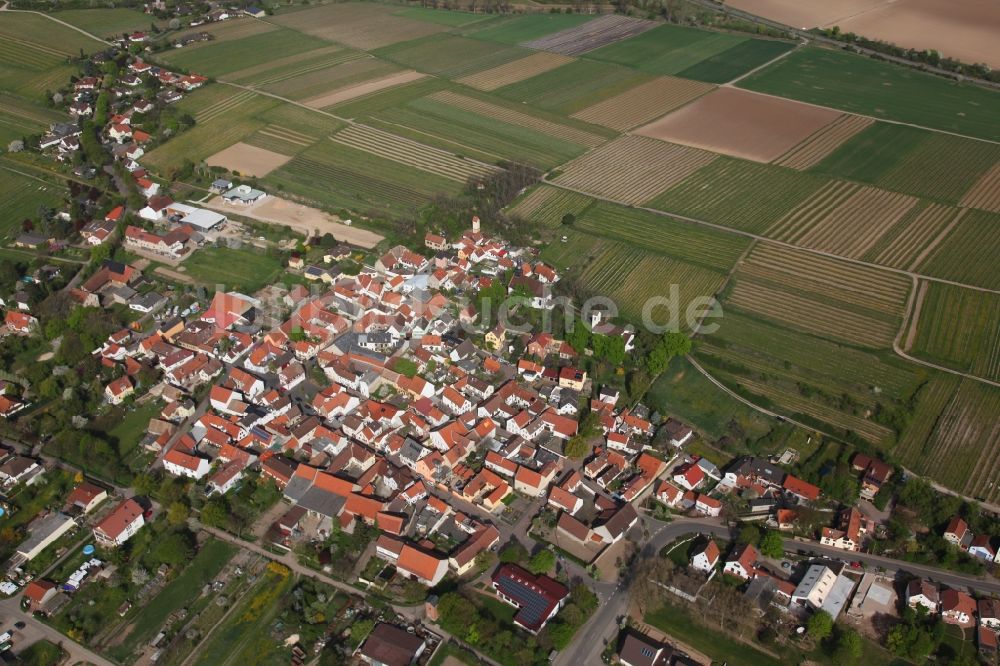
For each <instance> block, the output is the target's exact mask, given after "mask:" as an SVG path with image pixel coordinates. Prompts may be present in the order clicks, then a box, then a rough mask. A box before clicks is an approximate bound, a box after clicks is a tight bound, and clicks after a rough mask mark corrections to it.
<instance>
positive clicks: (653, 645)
mask: <svg viewBox="0 0 1000 666" xmlns="http://www.w3.org/2000/svg"><path fill="white" fill-rule="evenodd" d="M673 652H674V651H673V649H672V648H671V647H670V646H669V645H664V644H663V643H660V642H659V641H654V640H653V639H652V638H650V637H649V636H643V635H642V634H639V633H636V632H635V631H632V630H631V629H630V630H628V632H627V633H626V634H625V638H624V639H623V640H622V646H621V649H620V650H618V663H620V664H622V666H667V664H668V663H669V662H670V657H671V656H672V655H673Z"/></svg>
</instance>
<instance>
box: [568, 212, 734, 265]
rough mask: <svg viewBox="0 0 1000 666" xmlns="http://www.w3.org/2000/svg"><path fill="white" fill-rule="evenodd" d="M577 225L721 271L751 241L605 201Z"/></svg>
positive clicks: (611, 238)
mask: <svg viewBox="0 0 1000 666" xmlns="http://www.w3.org/2000/svg"><path fill="white" fill-rule="evenodd" d="M574 227H575V228H576V229H577V230H579V231H583V232H586V233H589V234H592V235H594V236H599V237H602V238H607V239H609V240H620V241H624V242H628V243H632V244H634V245H636V246H638V247H641V248H644V249H647V250H651V251H653V252H657V253H661V254H664V255H666V256H668V257H673V258H675V259H678V260H681V261H685V262H687V263H691V264H695V265H698V266H702V267H705V268H708V269H712V270H719V271H728V270H729V269H731V268H732V267H733V265H734V264H735V263H736V260H737V259H738V258H739V257H740V255H741V254H742V253H743V251H744V250H745V249H746V248H747V246H748V245H749V241H748V240H747V239H745V238H741V237H739V236H734V235H732V234H727V233H724V232H721V231H714V230H712V229H706V228H704V227H700V226H697V225H694V224H689V223H687V222H681V221H680V220H676V219H674V218H671V217H668V216H666V215H657V214H655V213H649V212H646V211H643V210H638V209H635V208H627V207H625V206H618V205H615V204H609V203H604V202H599V203H597V204H596V205H595V206H593V207H592V208H590V209H589V210H587V211H586V212H585V213H584V214H583V215H581V216H580V217H579V218H577V220H576V222H575V223H574Z"/></svg>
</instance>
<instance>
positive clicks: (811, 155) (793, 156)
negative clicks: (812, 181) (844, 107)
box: [774, 113, 874, 169]
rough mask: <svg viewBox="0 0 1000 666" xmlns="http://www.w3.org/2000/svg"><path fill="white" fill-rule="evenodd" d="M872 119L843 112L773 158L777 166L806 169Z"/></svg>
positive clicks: (861, 129) (818, 161)
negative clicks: (782, 153) (776, 157)
mask: <svg viewBox="0 0 1000 666" xmlns="http://www.w3.org/2000/svg"><path fill="white" fill-rule="evenodd" d="M873 122H874V121H873V120H872V119H871V118H865V117H864V116H855V115H851V114H849V113H845V114H844V115H842V116H841V117H840V118H837V119H836V120H835V121H833V122H832V123H830V124H829V125H827V126H826V127H824V128H822V129H820V130H819V131H818V132H815V133H813V134H812V135H811V136H809V137H808V138H807V139H806V140H805V141H803V142H802V143H799V144H797V145H795V146H793V147H792V148H791V149H790V150H789V151H788V152H786V153H785V154H784V155H781V156H780V157H779V158H778V159H776V160H774V163H775V164H777V165H779V166H786V167H789V168H792V169H808V168H809V167H812V166H816V165H817V164H819V163H820V162H821V161H823V159H824V158H825V157H826V156H827V155H829V154H830V153H832V152H833V151H835V150H836V149H837V148H838V147H839V146H840V144H842V143H844V142H845V141H847V140H849V139H850V138H851V137H853V136H854V135H855V134H857V133H858V132H861V131H863V130H864V129H865V128H866V127H868V126H869V125H871V124H872V123H873Z"/></svg>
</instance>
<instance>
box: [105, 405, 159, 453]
mask: <svg viewBox="0 0 1000 666" xmlns="http://www.w3.org/2000/svg"><path fill="white" fill-rule="evenodd" d="M162 408H163V406H162V405H161V404H160V401H158V400H148V401H146V402H145V403H143V404H141V405H137V406H135V407H130V408H128V411H127V412H125V417H124V418H123V419H122V420H121V421H120V422H119V423H118V424H117V425H116V426H115V427H114V428H112V429H111V430H109V431H108V439H109V440H110V441H111V443H112V444H114V445H115V446H116V447H117V449H118V452H119V453H120V454H121V455H122V457H123V458H126V457H127V456H129V455H130V454H131V453H132V452H133V451H134V450H135V448H136V447H137V446H138V445H139V442H140V440H142V437H143V435H145V434H146V428H148V427H149V420H150V419H153V418H156V417H157V415H158V414H159V413H160V410H161V409H162Z"/></svg>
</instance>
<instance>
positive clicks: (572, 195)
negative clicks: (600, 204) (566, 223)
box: [507, 185, 594, 249]
mask: <svg viewBox="0 0 1000 666" xmlns="http://www.w3.org/2000/svg"><path fill="white" fill-rule="evenodd" d="M592 203H594V200H593V199H591V198H590V197H588V196H585V195H583V194H577V193H576V192H570V191H569V190H562V189H559V188H558V187H551V186H549V185H540V186H538V187H536V188H534V189H533V190H531V191H530V192H526V193H525V194H524V195H522V196H521V197H519V198H518V199H517V200H516V201H515V202H514V203H512V204H511V205H510V206H509V207H508V209H507V212H508V213H509V214H510V215H514V216H518V217H521V218H524V219H526V220H531V222H532V223H534V224H536V225H541V226H543V227H557V226H559V225H560V224H561V223H562V220H563V217H564V216H565V215H567V214H570V215H573V216H579V215H580V214H581V213H583V211H585V210H586V209H587V208H588V207H589V206H590V205H591V204H592ZM549 247H555V244H552V245H550V246H549ZM546 249H548V248H546Z"/></svg>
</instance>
